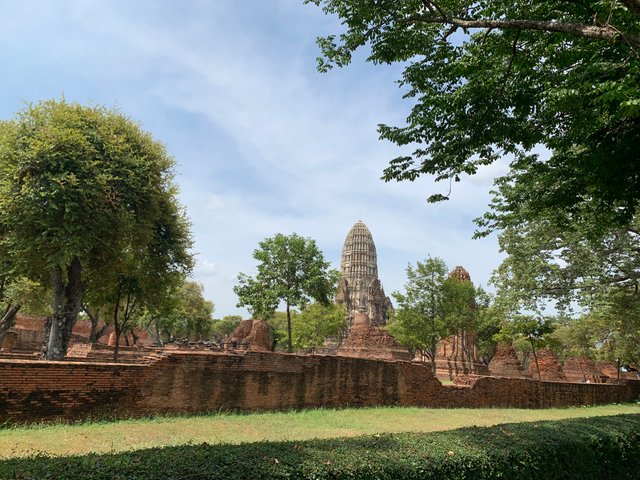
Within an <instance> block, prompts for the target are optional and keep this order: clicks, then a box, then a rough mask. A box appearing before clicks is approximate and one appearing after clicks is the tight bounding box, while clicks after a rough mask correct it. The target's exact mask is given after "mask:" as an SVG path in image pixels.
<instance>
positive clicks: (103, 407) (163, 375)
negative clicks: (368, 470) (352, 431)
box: [0, 351, 640, 423]
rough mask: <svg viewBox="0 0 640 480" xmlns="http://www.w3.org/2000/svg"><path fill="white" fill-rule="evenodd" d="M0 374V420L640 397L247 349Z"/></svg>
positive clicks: (26, 364) (30, 366)
mask: <svg viewBox="0 0 640 480" xmlns="http://www.w3.org/2000/svg"><path fill="white" fill-rule="evenodd" d="M0 378H2V382H1V383H0V423H2V422H7V421H11V422H34V421H41V420H46V421H49V420H55V419H60V418H63V419H80V418H83V417H87V416H91V417H93V418H96V417H100V416H101V415H106V416H109V417H119V418H123V417H130V416H143V415H157V414H179V413H206V412H211V411H219V410H238V411H260V410H279V409H291V408H311V407H340V406H346V405H348V406H355V407H364V406H374V405H400V406H424V407H446V408H450V407H474V408H475V407H517V408H547V407H563V406H569V405H594V404H606V403H621V402H630V401H635V400H637V399H638V398H639V397H640V381H633V380H626V381H623V382H621V383H614V384H588V383H566V382H540V381H537V380H532V379H515V378H497V377H476V378H473V379H471V380H470V381H469V382H468V384H467V385H446V386H443V385H442V384H441V383H440V382H439V380H438V379H437V378H436V377H434V376H433V374H432V373H431V371H430V369H429V367H428V366H426V365H422V364H417V363H411V362H403V361H381V360H370V359H363V358H353V357H343V356H336V355H295V354H285V353H273V352H252V351H238V352H233V353H216V352H180V351H174V352H171V351H162V352H154V353H151V354H149V356H148V357H144V356H139V357H136V358H131V359H129V360H128V361H127V363H117V364H114V363H109V362H108V361H104V360H102V361H100V360H93V361H87V360H86V359H85V360H83V361H71V359H69V360H65V361H48V362H44V361H37V360H19V359H18V360H16V359H0Z"/></svg>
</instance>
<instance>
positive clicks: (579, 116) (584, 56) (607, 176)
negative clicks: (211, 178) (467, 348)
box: [306, 0, 640, 227]
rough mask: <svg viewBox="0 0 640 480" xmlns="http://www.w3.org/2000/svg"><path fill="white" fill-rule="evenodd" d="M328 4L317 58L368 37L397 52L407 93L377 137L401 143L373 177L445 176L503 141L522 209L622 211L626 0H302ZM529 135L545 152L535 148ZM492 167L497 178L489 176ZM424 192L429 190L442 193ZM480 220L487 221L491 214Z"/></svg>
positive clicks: (626, 140) (626, 215) (637, 140)
mask: <svg viewBox="0 0 640 480" xmlns="http://www.w3.org/2000/svg"><path fill="white" fill-rule="evenodd" d="M306 3H313V4H316V5H319V6H322V8H323V10H324V12H325V13H327V14H333V15H337V16H338V17H339V18H340V20H341V21H342V24H343V27H344V29H343V31H342V33H341V34H340V35H338V36H336V35H330V36H328V37H325V38H320V39H319V40H318V43H319V46H320V48H321V50H322V58H321V59H319V69H320V70H321V71H326V70H328V69H330V68H332V67H333V66H334V65H335V66H344V65H347V64H348V63H349V62H350V61H351V59H352V54H353V52H354V51H356V50H357V49H359V48H361V47H365V46H366V47H368V48H369V49H370V51H369V57H368V60H369V61H371V62H373V63H399V64H401V65H403V66H404V72H403V74H402V78H401V79H400V81H399V83H400V85H401V86H403V87H404V88H405V89H406V94H405V98H407V99H409V100H410V101H411V102H412V103H413V108H412V111H411V114H410V115H409V117H408V118H407V124H406V125H404V126H400V127H393V126H387V125H380V127H379V132H380V136H381V138H383V139H386V140H390V141H392V142H394V143H396V144H398V145H401V146H402V145H408V146H413V147H415V148H414V151H413V153H412V154H411V155H407V156H401V157H398V158H396V159H394V160H392V161H391V164H390V165H389V167H388V168H387V169H386V170H385V172H384V176H383V178H384V179H385V180H387V181H389V180H398V181H402V180H410V181H411V180H415V179H416V178H418V177H420V176H421V175H433V176H434V177H435V180H436V181H443V180H444V181H447V182H449V192H450V190H451V189H450V186H451V183H450V182H452V181H459V180H460V179H461V178H462V177H463V176H464V175H465V174H469V175H471V174H475V173H476V172H477V170H478V168H480V167H481V166H483V165H487V164H490V163H493V162H495V161H496V160H498V159H500V158H502V157H504V156H505V155H508V156H509V158H511V159H512V160H511V165H510V166H511V169H510V172H509V175H508V176H506V177H505V179H506V178H510V180H509V181H511V182H512V183H513V184H514V185H516V186H518V185H522V186H524V187H526V188H522V189H521V190H520V191H519V196H518V197H513V199H511V198H510V199H509V207H510V208H511V209H514V210H517V209H518V206H519V205H520V204H522V202H525V203H526V204H527V206H528V208H529V211H530V212H532V213H534V214H535V213H537V212H540V211H545V210H548V209H551V210H555V209H559V210H562V211H567V212H570V213H573V214H578V213H580V210H579V209H577V208H576V207H577V206H583V205H588V206H589V207H590V210H591V211H592V212H593V214H595V215H597V216H598V218H599V219H600V221H604V222H607V223H611V222H615V223H617V224H624V223H627V222H628V221H629V220H630V219H631V217H632V216H633V214H634V213H635V211H636V208H637V207H638V204H639V201H640V159H639V155H640V149H638V148H637V145H638V144H640V61H639V60H640V2H639V1H638V0H621V1H618V0H599V1H592V2H563V1H557V0H542V1H536V2H530V1H522V0H516V1H503V0H491V1H485V2H475V3H474V2H467V1H460V0H437V1H432V0H307V1H306ZM540 146H544V147H546V148H547V149H548V150H549V151H550V152H551V158H545V156H542V157H541V156H540V155H539V154H538V153H537V152H538V151H539V150H540V148H539V147H540ZM503 180H504V179H503ZM448 197H449V193H435V194H433V195H431V196H430V197H429V200H430V201H438V200H443V199H447V198H448ZM491 226H492V224H491V223H490V224H489V225H488V227H491Z"/></svg>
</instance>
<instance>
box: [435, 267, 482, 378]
mask: <svg viewBox="0 0 640 480" xmlns="http://www.w3.org/2000/svg"><path fill="white" fill-rule="evenodd" d="M449 278H451V279H454V280H456V281H459V282H471V275H469V272H467V271H466V270H465V269H464V268H463V267H461V266H459V265H458V266H456V267H455V268H454V269H453V270H452V271H451V272H450V273H449ZM435 364H436V375H437V376H438V377H439V378H449V379H452V380H453V379H454V378H455V377H456V376H458V375H469V374H471V375H488V374H489V371H488V369H487V366H486V365H484V364H483V363H482V362H481V361H480V360H479V359H478V346H477V343H476V332H474V331H471V330H459V331H458V332H457V333H456V334H455V335H451V336H449V337H447V338H445V339H442V340H440V342H439V343H438V348H437V351H436V358H435Z"/></svg>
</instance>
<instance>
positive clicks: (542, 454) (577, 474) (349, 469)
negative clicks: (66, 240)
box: [0, 415, 640, 480]
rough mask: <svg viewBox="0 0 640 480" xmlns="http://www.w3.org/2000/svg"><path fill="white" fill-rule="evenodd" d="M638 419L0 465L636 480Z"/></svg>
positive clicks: (37, 475) (17, 472)
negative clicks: (624, 479)
mask: <svg viewBox="0 0 640 480" xmlns="http://www.w3.org/2000/svg"><path fill="white" fill-rule="evenodd" d="M639 472H640V416H639V415H620V416H615V417H599V418H587V419H572V420H561V421H547V422H536V423H524V424H505V425H498V426H495V427H489V428H478V427H472V428H463V429H459V430H452V431H448V432H437V433H427V434H424V433H405V434H383V435H373V436H366V437H357V438H350V439H331V440H311V441H297V442H259V443H245V444H241V445H209V444H206V443H205V444H201V445H186V446H179V447H165V448H154V449H147V450H140V451H136V452H129V453H120V454H106V455H97V454H91V455H87V456H73V457H46V456H35V457H31V458H25V459H12V460H5V461H2V462H0V477H2V478H17V479H23V480H27V479H38V480H47V479H54V478H55V479H67V480H75V479H85V478H93V479H105V480H106V479H124V478H126V479H129V480H145V479H158V480H161V479H174V478H190V479H203V480H204V479H212V478H220V479H222V478H224V479H229V480H233V479H246V478H260V479H276V478H278V479H282V478H296V479H316V480H317V479H329V478H331V479H348V478H376V479H381V480H382V479H389V480H390V479H394V480H403V479H406V480H408V479H416V480H417V479H420V480H429V479H434V480H435V479H438V480H440V479H442V478H447V479H451V480H456V479H460V480H462V479H469V478H473V479H475V480H489V479H496V478H518V479H521V480H534V479H535V480H537V479H540V478H544V479H549V480H552V479H567V480H571V479H575V480H578V479H580V480H591V479H623V478H626V479H638V478H640V473H639Z"/></svg>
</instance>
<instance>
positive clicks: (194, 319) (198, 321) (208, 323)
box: [137, 280, 239, 344]
mask: <svg viewBox="0 0 640 480" xmlns="http://www.w3.org/2000/svg"><path fill="white" fill-rule="evenodd" d="M214 310H215V306H214V304H213V302H211V301H210V300H206V299H205V298H204V288H203V286H202V285H201V284H200V283H197V282H194V281H190V280H187V281H184V282H183V283H182V284H180V285H179V286H177V287H176V288H174V289H172V290H171V291H170V292H168V294H167V296H166V297H164V298H163V299H162V301H160V302H158V303H153V304H151V305H150V306H149V307H147V308H146V309H145V311H144V312H142V314H141V316H140V318H139V319H138V321H137V323H138V325H139V326H140V327H142V328H146V329H147V331H149V333H150V334H151V335H152V336H153V337H154V338H155V340H156V342H157V343H159V344H163V343H164V342H167V341H168V342H170V341H173V340H176V339H188V340H193V341H199V340H208V339H209V338H210V337H211V336H212V335H213V333H214V332H215V324H216V320H214V318H213V312H214ZM238 323H239V322H238Z"/></svg>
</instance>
